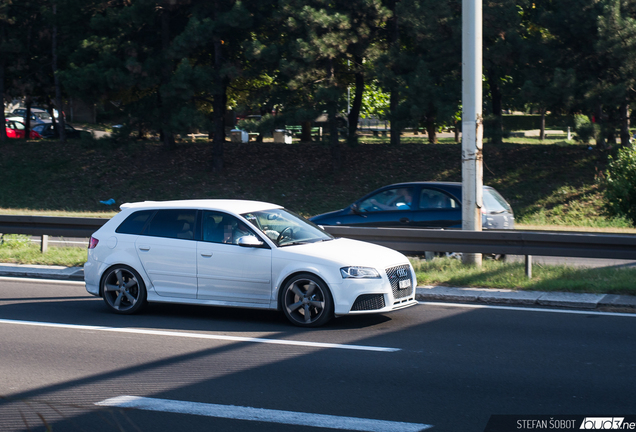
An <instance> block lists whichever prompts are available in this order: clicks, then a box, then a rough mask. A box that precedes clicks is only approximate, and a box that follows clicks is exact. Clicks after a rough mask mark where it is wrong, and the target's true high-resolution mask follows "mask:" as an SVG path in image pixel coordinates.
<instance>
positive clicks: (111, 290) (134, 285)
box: [101, 265, 146, 315]
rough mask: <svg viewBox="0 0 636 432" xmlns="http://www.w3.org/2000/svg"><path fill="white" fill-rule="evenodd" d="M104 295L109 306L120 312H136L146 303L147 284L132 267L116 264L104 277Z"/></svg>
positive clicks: (128, 313) (102, 288)
mask: <svg viewBox="0 0 636 432" xmlns="http://www.w3.org/2000/svg"><path fill="white" fill-rule="evenodd" d="M101 292H102V296H103V298H104V302H105V303H106V305H107V306H108V308H109V309H110V310H111V311H113V312H115V313H118V314H126V315H130V314H134V313H136V312H139V310H141V308H143V307H144V305H145V304H146V286H145V284H144V281H143V279H142V278H141V276H139V273H137V272H136V271H135V270H134V269H133V268H132V267H128V266H126V265H116V266H113V267H111V268H109V269H108V270H107V271H106V272H105V273H104V277H103V278H102V286H101Z"/></svg>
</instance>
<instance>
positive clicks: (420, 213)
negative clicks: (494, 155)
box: [309, 182, 515, 229]
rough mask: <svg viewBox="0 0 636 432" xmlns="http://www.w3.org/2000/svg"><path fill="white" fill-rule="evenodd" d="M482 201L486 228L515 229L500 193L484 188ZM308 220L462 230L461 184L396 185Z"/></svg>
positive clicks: (374, 225) (358, 224) (421, 183)
mask: <svg viewBox="0 0 636 432" xmlns="http://www.w3.org/2000/svg"><path fill="white" fill-rule="evenodd" d="M483 202H484V206H483V208H482V227H483V229H514V219H515V218H514V214H513V212H512V208H511V207H510V204H508V202H507V201H506V200H505V199H504V198H503V197H502V196H501V195H500V194H499V192H497V191H496V190H495V189H493V188H491V187H490V186H484V200H483ZM309 220H310V221H312V222H313V223H315V224H317V225H344V226H369V227H385V228H431V229H436V228H442V229H461V227H462V184H461V183H453V182H411V183H397V184H393V185H390V186H385V187H382V188H380V189H377V190H375V191H373V192H371V193H370V194H368V195H366V196H364V197H362V198H361V199H359V200H358V201H356V202H354V203H353V204H351V205H350V206H348V207H346V208H344V209H342V210H337V211H333V212H329V213H324V214H320V215H317V216H314V217H311V218H309Z"/></svg>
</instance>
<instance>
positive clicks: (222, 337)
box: [0, 319, 401, 352]
mask: <svg viewBox="0 0 636 432" xmlns="http://www.w3.org/2000/svg"><path fill="white" fill-rule="evenodd" d="M0 324H16V325H27V326H39V327H53V328H64V329H75V330H91V331H104V332H113V333H133V334H142V335H153V336H173V337H182V338H191V339H209V340H222V341H232V342H253V343H264V344H275V345H291V346H300V347H309V348H333V349H347V350H355V351H376V352H396V351H401V348H388V347H377V346H365V345H346V344H335V343H325V342H308V341H295V340H285V339H266V338H254V337H243V336H226V335H214V334H203V333H188V332H177V331H166V330H146V329H136V328H122V327H102V326H90V325H80V324H60V323H48V322H39V321H18V320H9V319H0Z"/></svg>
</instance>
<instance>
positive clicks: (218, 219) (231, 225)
mask: <svg viewBox="0 0 636 432" xmlns="http://www.w3.org/2000/svg"><path fill="white" fill-rule="evenodd" d="M201 223H202V227H201V228H202V237H203V241H207V242H213V243H228V244H237V243H238V239H239V238H241V237H243V236H246V235H255V234H254V232H253V231H252V230H251V229H250V228H248V227H247V225H245V223H243V222H242V221H240V220H238V219H237V218H235V217H234V216H231V215H228V214H225V213H220V212H213V211H206V212H203V220H202V221H201Z"/></svg>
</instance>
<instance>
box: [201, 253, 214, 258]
mask: <svg viewBox="0 0 636 432" xmlns="http://www.w3.org/2000/svg"><path fill="white" fill-rule="evenodd" d="M201 256H202V257H205V258H210V257H211V256H212V252H201Z"/></svg>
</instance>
